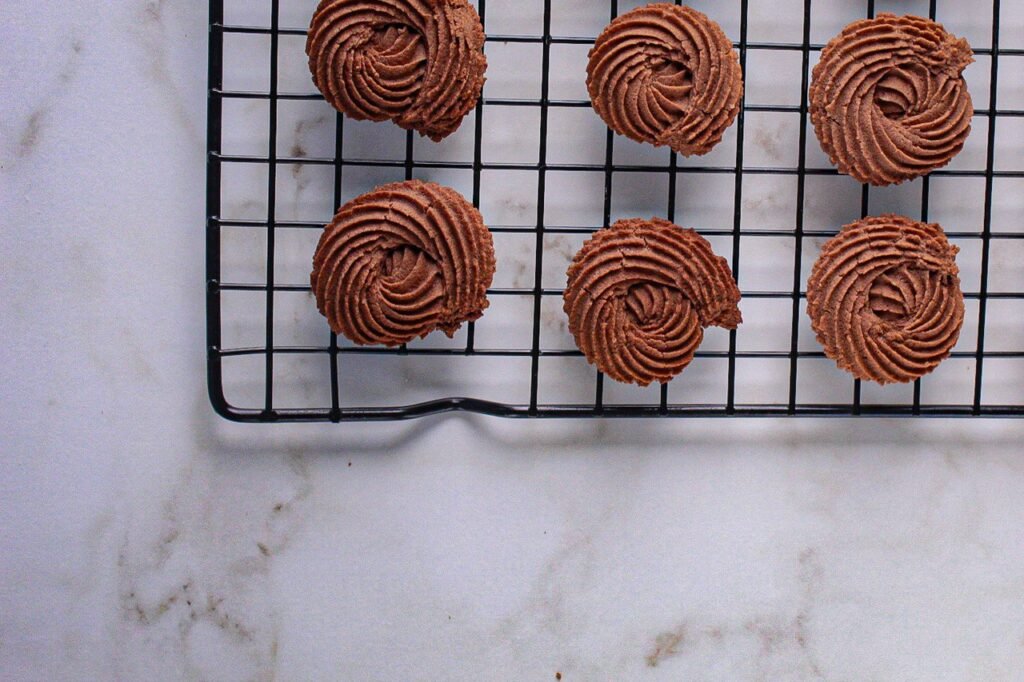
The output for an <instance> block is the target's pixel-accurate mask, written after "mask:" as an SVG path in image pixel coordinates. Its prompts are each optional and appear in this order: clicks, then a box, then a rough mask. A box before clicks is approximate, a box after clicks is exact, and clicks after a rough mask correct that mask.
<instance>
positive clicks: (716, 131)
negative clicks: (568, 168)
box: [587, 3, 743, 156]
mask: <svg viewBox="0 0 1024 682" xmlns="http://www.w3.org/2000/svg"><path fill="white" fill-rule="evenodd" d="M587 90H588V91H589V93H590V99H591V101H592V102H593V104H594V109H595V110H596V111H597V113H598V115H599V116H600V117H601V118H602V119H604V122H605V123H606V124H607V125H608V127H609V128H611V129H612V130H614V131H615V132H617V133H619V134H620V135H625V136H626V137H628V138H630V139H632V140H636V141H637V142H650V143H651V144H654V145H656V146H662V145H668V146H670V147H671V148H672V149H674V150H675V151H677V152H679V153H680V154H682V155H684V156H691V155H700V154H707V153H708V152H709V151H711V149H712V148H713V147H714V146H715V145H716V144H718V143H719V142H720V141H721V139H722V135H723V133H724V132H725V130H726V129H727V128H728V127H729V126H730V125H732V122H733V120H735V118H736V114H737V113H739V109H740V100H741V98H742V96H743V74H742V72H741V71H740V63H739V60H738V59H737V58H736V53H735V52H734V51H733V49H732V43H731V42H730V41H729V39H728V38H727V37H726V35H725V33H724V32H723V31H722V28H721V27H720V26H719V25H718V24H717V23H715V22H714V21H712V20H711V19H709V18H708V17H707V16H706V15H704V14H702V13H700V12H698V11H697V10H695V9H692V8H690V7H682V6H678V5H670V4H667V3H656V4H651V5H646V6H644V7H639V8H637V9H634V10H632V11H630V12H627V13H626V14H623V15H622V16H620V17H618V18H616V19H615V20H614V21H612V23H610V24H609V25H608V26H607V27H606V28H605V29H604V31H603V32H602V33H601V35H600V36H598V38H597V42H596V43H595V44H594V48H593V49H592V50H591V51H590V63H589V64H588V65H587Z"/></svg>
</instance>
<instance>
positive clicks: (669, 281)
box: [564, 218, 742, 386]
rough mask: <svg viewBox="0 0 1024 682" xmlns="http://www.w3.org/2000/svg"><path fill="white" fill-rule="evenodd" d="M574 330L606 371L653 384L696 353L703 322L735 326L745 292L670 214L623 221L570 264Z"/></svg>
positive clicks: (568, 303) (568, 299) (568, 300)
mask: <svg viewBox="0 0 1024 682" xmlns="http://www.w3.org/2000/svg"><path fill="white" fill-rule="evenodd" d="M564 299H565V305H564V308H565V313H566V314H567V315H568V316H569V330H570V331H571V332H572V335H573V337H574V338H575V339H576V344H577V345H578V346H579V348H580V350H582V351H583V354H584V355H585V356H586V358H587V360H589V361H590V362H591V363H593V364H595V365H597V368H598V369H600V370H601V371H602V372H604V373H605V374H607V375H608V376H610V377H612V378H613V379H616V380H617V381H622V382H625V383H636V384H639V385H641V386H647V385H648V384H650V383H651V382H654V381H659V382H662V383H664V382H667V381H669V380H670V379H671V378H672V377H674V376H676V375H677V374H679V373H680V372H682V371H683V370H684V369H685V368H686V366H687V365H689V364H690V362H691V361H692V360H693V356H694V353H695V352H696V351H697V347H698V346H700V343H701V341H702V340H703V338H704V328H705V327H708V326H711V325H715V326H719V327H725V328H726V329H735V328H736V326H737V325H738V324H739V323H740V322H741V320H742V317H741V315H740V310H739V307H738V305H737V304H738V303H739V300H740V291H739V289H738V288H737V286H736V282H735V280H734V279H733V277H732V272H731V271H730V270H729V265H728V263H727V262H726V260H725V259H724V258H722V257H720V256H716V255H715V254H714V252H713V251H712V250H711V244H709V243H708V241H707V240H706V239H704V237H701V236H700V235H699V234H697V233H696V232H694V231H693V230H686V229H683V228H681V227H679V226H677V225H673V224H672V223H670V222H668V221H667V220H662V219H660V218H652V219H650V220H642V219H637V218H633V219H629V220H620V221H619V222H617V223H615V224H614V225H612V226H611V227H610V228H607V229H604V230H600V231H599V232H597V233H595V234H594V236H593V237H591V238H590V239H588V240H587V242H586V243H584V245H583V247H582V248H581V249H580V250H579V252H577V253H576V256H575V258H573V261H572V264H571V265H570V266H569V272H568V284H567V286H566V290H565V295H564Z"/></svg>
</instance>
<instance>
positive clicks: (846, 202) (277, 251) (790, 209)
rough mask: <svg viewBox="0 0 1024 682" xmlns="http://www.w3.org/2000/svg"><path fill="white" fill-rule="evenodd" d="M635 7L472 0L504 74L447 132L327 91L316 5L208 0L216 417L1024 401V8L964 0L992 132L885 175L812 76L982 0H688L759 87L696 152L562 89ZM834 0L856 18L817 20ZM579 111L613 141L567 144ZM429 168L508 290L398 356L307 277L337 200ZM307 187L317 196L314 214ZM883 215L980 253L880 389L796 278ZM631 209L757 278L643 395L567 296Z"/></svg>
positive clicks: (700, 411) (495, 292)
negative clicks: (656, 142) (596, 243)
mask: <svg viewBox="0 0 1024 682" xmlns="http://www.w3.org/2000/svg"><path fill="white" fill-rule="evenodd" d="M638 4H642V3H640V2H632V3H630V2H625V1H623V2H621V3H620V2H617V1H616V0H611V2H610V4H609V5H608V6H605V5H603V4H601V3H598V2H597V0H534V1H533V3H532V4H531V2H528V1H524V2H522V3H520V2H516V3H510V2H506V1H504V0H503V1H502V2H498V1H497V0H491V2H485V0H478V2H477V3H476V5H477V7H478V10H479V13H480V15H481V18H482V19H483V21H484V25H485V29H488V37H487V43H486V51H487V54H488V58H489V62H490V69H489V72H488V79H489V82H488V85H487V87H486V88H485V90H484V96H483V97H482V98H481V101H480V103H479V104H478V106H477V108H476V111H475V114H474V113H471V114H470V116H468V117H467V119H466V120H465V121H464V123H463V126H462V129H460V131H459V133H457V134H456V135H455V136H453V138H457V139H456V140H455V141H453V142H451V143H450V144H449V142H448V141H446V142H445V143H443V144H442V145H438V146H433V145H432V144H431V143H429V142H425V141H423V140H420V139H418V138H417V137H416V136H414V135H413V134H412V133H407V132H405V131H401V130H399V129H398V128H397V127H394V126H392V125H391V124H388V123H380V124H362V123H359V122H353V121H350V120H346V119H344V118H343V117H342V116H340V115H338V114H336V113H335V112H333V110H331V109H330V108H329V107H328V106H327V104H326V103H325V102H323V100H322V97H320V96H319V94H318V93H316V92H315V91H312V85H311V84H310V83H309V82H308V74H306V73H304V72H303V69H304V68H305V66H304V59H305V57H304V55H303V54H302V50H303V44H304V37H305V28H304V27H305V24H306V22H308V17H309V16H310V15H311V14H312V10H313V7H314V5H315V1H314V0H295V2H291V3H290V2H288V0H266V2H264V3H257V2H252V1H249V2H244V3H243V2H241V1H240V0H235V2H232V0H211V2H210V35H209V39H210V46H209V50H210V54H209V132H208V157H207V158H208V166H207V172H208V192H207V233H206V234H207V241H206V247H207V278H208V279H207V299H206V300H207V322H208V336H207V344H208V345H207V353H208V360H209V363H208V381H209V392H210V396H211V400H212V402H213V406H214V408H215V410H216V411H217V412H218V413H219V414H221V415H223V416H224V417H227V418H229V419H232V420H237V421H247V422H275V421H276V422H283V421H335V422H339V421H352V420H388V419H405V418H411V417H419V416H423V415H427V414H431V413H435V412H443V411H449V410H467V411H472V412H479V413H484V414H490V415H497V416H505V417H569V416H572V417H594V416H615V417H649V416H650V417H653V416H700V417H711V416H729V415H742V416H776V415H804V416H845V415H878V416H912V415H921V416H971V415H973V416H980V415H984V416H1022V415H1024V388H1022V386H1024V322H1022V320H1024V269H1022V266H1021V265H1020V264H1021V263H1022V262H1024V248H1022V245H1024V228H1022V227H1021V223H1020V216H1021V204H1020V202H1019V201H1016V200H1015V199H1014V197H1017V198H1019V197H1020V196H1021V195H1022V194H1024V192H1022V191H1021V190H1024V182H1022V180H1024V163H1022V162H1021V146H1020V144H1021V143H1020V139H1021V138H1022V137H1024V135H1022V133H1024V126H1022V122H1024V105H1022V104H1021V101H1024V97H1021V96H1020V95H1021V92H1020V89H1021V85H1020V83H1021V76H1020V73H1021V69H1020V66H1024V61H1020V60H1021V59H1022V58H1024V49H1022V48H1024V41H1018V42H1017V44H1010V45H1009V46H1008V43H1013V42H1014V41H1015V40H1018V39H1019V37H1020V36H1021V35H1022V33H1024V31H1022V30H1021V24H1022V23H1024V22H1021V20H1020V19H1019V17H1015V18H1014V23H1013V26H1012V27H1009V26H1008V21H1007V16H1008V15H1007V6H1008V5H1010V4H1011V3H1008V2H1006V0H1003V2H1002V3H1001V2H1000V0H991V6H989V3H988V0H985V1H983V2H980V3H972V4H971V5H972V6H971V9H970V18H969V19H968V20H967V21H968V23H969V24H970V27H969V28H971V30H973V35H972V36H969V38H970V40H971V42H972V45H974V46H975V48H976V50H975V52H976V58H977V62H976V63H975V64H974V65H972V67H971V69H969V79H968V80H969V83H970V84H971V90H972V94H973V96H974V101H975V108H976V113H975V119H974V131H973V133H972V136H971V142H970V143H969V147H970V146H971V144H973V147H972V148H971V149H967V150H965V152H964V153H963V154H962V155H961V157H963V158H962V159H958V160H957V161H955V162H954V163H953V164H952V165H951V166H950V167H948V168H946V169H942V170H939V171H936V172H934V173H933V174H932V175H931V176H930V177H928V178H924V179H921V180H917V181H915V182H913V183H907V184H906V185H902V186H900V187H899V188H886V189H884V190H879V189H874V188H869V187H868V186H861V185H858V184H856V183H855V182H854V181H853V180H851V179H850V178H847V177H844V176H839V175H838V174H837V173H836V171H835V170H834V169H833V168H831V167H830V166H829V165H828V163H827V159H824V157H823V156H821V155H820V152H819V150H818V149H817V142H816V140H815V139H814V134H813V130H811V129H809V125H808V113H807V107H806V97H805V93H806V91H807V86H808V83H809V78H810V69H811V68H812V66H813V64H814V62H815V60H816V59H817V56H818V53H819V52H820V50H821V47H822V44H823V43H824V42H825V41H826V40H827V39H828V38H829V37H830V36H831V35H834V34H835V33H836V32H838V29H839V28H841V26H842V24H843V23H846V21H848V20H853V19H855V18H858V17H859V16H869V17H870V16H874V15H875V13H876V11H882V10H884V9H898V8H899V9H902V11H904V12H915V13H918V14H924V13H927V14H928V15H930V16H931V17H932V18H935V19H938V20H939V21H945V22H947V25H948V22H949V18H948V17H947V16H946V12H947V8H948V9H949V11H953V9H952V8H954V6H956V5H958V4H959V5H961V6H962V5H963V3H958V2H953V1H952V0H942V1H941V2H940V1H939V0H918V2H917V4H915V3H914V2H913V1H912V2H909V3H907V2H903V3H898V8H890V7H889V6H888V5H883V2H882V0H879V2H878V3H877V4H878V7H876V2H875V1H874V0H868V1H867V2H866V5H865V3H864V1H863V0H849V1H848V2H847V1H846V0H813V2H812V0H779V2H778V3H764V2H759V0H754V1H753V2H751V0H731V2H713V3H708V2H703V3H702V2H701V0H695V1H694V2H691V3H688V4H692V5H694V6H697V7H698V8H699V9H703V10H704V11H705V12H708V13H709V14H711V15H712V16H713V17H715V18H719V15H722V14H728V15H729V18H728V21H725V22H724V23H723V25H724V26H725V28H726V31H727V33H728V34H729V35H730V36H731V37H733V38H734V39H737V40H738V42H737V43H736V48H737V50H738V52H739V58H740V61H741V64H742V66H743V70H744V74H745V77H746V84H747V88H746V93H745V102H744V107H743V109H742V111H741V112H740V114H739V117H738V119H737V121H736V123H735V125H734V126H733V128H732V129H731V130H730V132H729V134H728V135H727V138H726V141H725V142H723V144H722V145H720V147H721V148H720V149H716V151H715V152H713V153H712V154H711V155H709V156H708V157H703V158H700V159H683V158H681V157H678V156H677V155H675V154H673V153H671V152H669V151H665V150H661V149H659V150H655V149H653V148H640V147H637V146H635V145H632V143H630V142H629V141H628V140H624V139H622V138H617V137H616V136H614V135H613V134H612V132H611V131H609V130H607V128H605V127H604V126H603V124H600V123H599V121H598V124H599V125H598V126H597V127H596V128H595V126H594V120H593V119H586V118H585V117H587V116H593V112H592V111H590V108H589V102H588V101H587V99H586V97H585V89H580V86H577V89H575V90H572V86H571V85H570V86H568V88H569V89H568V90H567V89H566V87H563V86H565V83H566V82H568V81H579V82H580V83H582V80H583V78H584V74H583V65H584V64H585V57H586V50H587V49H588V47H589V45H591V44H592V43H593V40H594V35H596V33H597V31H599V30H600V27H601V26H602V25H603V24H605V23H607V22H608V21H610V20H611V19H612V18H613V17H615V16H617V15H618V14H619V13H621V12H624V11H626V10H628V9H631V8H632V7H633V6H636V5H638ZM677 4H680V3H679V0H677ZM532 5H536V7H532ZM751 5H760V6H761V7H751ZM768 5H772V7H768ZM775 5H778V6H777V7H776V6H775ZM825 5H828V6H829V7H824V6H825ZM1001 5H1002V6H1001ZM488 6H490V7H488ZM595 6H599V7H598V8H596V9H595ZM851 6H855V7H854V9H853V10H852V13H851V9H850V7H851ZM766 9H767V10H768V11H769V14H770V13H773V12H774V13H777V14H780V13H786V12H788V13H790V14H792V15H794V16H792V17H790V25H795V26H796V32H795V33H793V34H792V36H790V37H792V38H793V39H792V40H788V38H787V36H782V35H780V36H775V35H774V34H771V31H770V29H769V30H768V31H766V30H763V29H759V28H758V22H759V21H762V20H763V19H764V17H765V16H768V15H765V14H764V11H765V10H766ZM520 11H521V12H523V13H527V12H529V11H532V12H533V13H534V14H533V16H534V17H535V19H536V23H535V24H534V26H535V28H530V27H527V28H526V29H525V30H524V29H523V28H521V23H520V24H517V23H516V22H515V21H512V22H511V23H509V22H508V18H509V13H510V12H512V13H513V14H514V13H516V12H520ZM826 11H827V12H831V13H832V14H830V15H829V16H832V15H835V14H838V15H839V19H836V18H834V17H833V18H832V20H831V21H832V23H831V24H829V25H828V26H820V25H819V23H818V18H819V17H820V16H823V15H824V14H825V12H826ZM567 12H568V15H569V16H570V17H576V18H579V17H584V16H586V17H589V19H588V21H589V22H590V23H589V24H588V25H587V26H586V28H587V29H588V31H589V32H590V33H591V35H589V37H587V36H581V34H582V33H583V30H581V29H579V28H575V26H576V25H575V24H573V23H572V21H575V20H576V19H573V20H572V21H570V22H568V23H567V22H566V21H565V20H564V17H565V15H566V13H567ZM756 12H760V14H756ZM959 12H960V13H959V15H958V16H960V17H963V16H964V12H963V10H962V9H961V10H959ZM801 13H802V15H801ZM844 13H845V14H844ZM581 21H582V20H581ZM720 21H721V20H720ZM730 21H731V22H732V23H731V24H730V23H729V22H730ZM489 22H490V23H489ZM595 22H596V23H595ZM492 24H493V25H492ZM1001 24H1002V25H1003V26H1002V27H1001ZM506 26H512V29H513V30H511V31H509V30H505V27H506ZM949 28H950V30H952V31H953V32H955V33H956V32H957V30H956V29H957V27H956V26H955V25H954V26H949ZM755 33H756V35H755ZM761 37H765V38H769V39H767V40H761ZM1001 40H1002V43H1003V46H1001V45H1000V43H1001ZM563 58H566V59H569V60H570V62H571V66H563V64H562V62H561V61H560V60H562V59H563ZM531 60H532V61H531ZM572 60H575V61H572ZM783 73H787V74H789V75H788V76H787V77H788V78H790V79H792V80H793V81H794V83H793V92H794V93H795V96H794V97H793V98H792V99H791V100H789V101H784V100H783V99H782V98H780V97H777V96H776V93H775V92H774V91H776V90H781V89H782V86H781V85H779V86H778V87H776V81H778V82H780V83H781V82H782V80H783V78H782V74H783ZM292 75H294V78H292V77H291V76H292ZM303 79H305V80H303ZM972 79H973V82H972ZM797 86H798V89H797ZM566 92H567V93H569V94H567V95H565V96H563V94H564V93H566ZM1004 102H1005V103H1004ZM1000 107H1001V108H1000ZM297 110H301V111H297ZM581 117H583V118H581ZM773 117H774V118H773ZM766 121H767V122H768V123H766ZM771 121H776V122H778V124H777V125H774V124H772V123H771ZM773 125H774V127H773ZM567 130H568V131H569V132H568V133H567V132H566V131H567ZM579 130H589V131H591V132H593V131H595V130H596V135H592V136H591V137H590V138H588V139H585V140H582V141H580V140H573V141H570V142H569V143H568V144H566V142H565V140H566V139H568V138H567V137H566V135H572V134H573V133H574V132H578V131H579ZM502 139H504V140H505V144H504V146H502V145H500V144H499V145H498V146H497V147H495V145H494V140H498V141H501V140H502ZM790 147H792V149H789V148H790ZM766 153H767V156H765V154H766ZM413 177H423V178H428V179H435V180H437V181H439V182H442V183H445V184H450V185H453V186H455V187H456V188H457V189H460V191H463V193H464V194H466V196H467V197H470V198H471V199H472V201H473V203H474V205H476V206H478V207H481V208H482V210H483V212H484V216H485V220H486V221H487V223H488V225H489V226H490V227H491V230H492V232H493V234H494V237H495V243H496V250H497V255H498V276H497V279H496V281H495V286H494V288H493V289H492V290H491V291H490V292H489V297H490V299H491V301H492V307H491V309H489V310H488V311H487V313H486V314H485V316H484V318H482V319H481V320H480V321H478V322H477V323H475V324H469V325H466V326H465V327H464V328H463V330H461V331H460V332H459V333H458V334H457V335H456V336H455V337H454V338H453V339H450V340H449V339H446V338H444V337H442V336H441V335H439V334H434V335H432V336H431V337H428V338H427V339H426V340H423V341H417V342H415V343H411V344H409V345H408V346H403V347H401V348H395V349H386V348H360V347H355V346H353V345H350V344H348V343H347V342H346V341H345V340H344V339H339V338H337V337H336V336H335V335H333V334H331V333H330V331H329V329H328V328H327V325H326V323H325V322H324V320H323V318H321V317H319V314H318V313H317V312H316V310H315V305H314V302H313V300H312V297H311V294H310V292H309V286H308V279H305V277H308V269H309V264H310V258H311V256H312V251H313V247H314V245H315V243H316V238H317V237H318V236H319V231H320V229H321V228H322V226H323V225H324V224H325V223H326V222H327V221H328V220H329V218H330V216H331V215H332V214H333V212H334V209H335V208H336V207H337V206H339V205H340V204H342V203H344V202H345V201H347V200H348V199H350V198H352V197H353V196H356V195H357V194H359V193H362V192H364V191H367V190H369V189H371V188H372V187H373V186H374V185H375V184H379V183H382V182H387V181H393V180H400V179H403V178H404V179H409V178H413ZM573 182H576V183H578V184H576V185H573ZM286 197H288V198H286ZM300 197H305V198H300ZM588 197H589V198H590V201H589V203H588V204H587V205H586V206H585V207H584V208H580V205H581V204H580V202H587V201H588ZM716 201H717V202H718V204H719V205H717V206H712V205H711V204H712V203H714V202H716ZM1014 201H1016V203H1014ZM286 203H287V204H288V206H285V204H286ZM308 205H316V206H317V208H316V209H315V210H314V211H312V212H306V211H305V209H304V207H305V206H308ZM887 209H896V210H898V211H899V212H903V213H906V214H908V215H911V216H914V217H919V218H921V219H923V220H939V221H940V222H942V223H943V225H944V226H945V227H946V230H947V233H948V234H949V236H950V238H951V240H952V241H953V242H954V243H956V244H958V245H959V246H960V247H961V254H960V256H959V261H958V262H959V263H960V266H961V269H962V271H963V280H964V289H965V297H966V299H967V321H966V322H965V328H964V332H963V334H962V337H961V341H960V344H959V345H958V346H957V348H956V349H955V350H954V352H953V354H952V356H951V357H950V358H949V359H948V360H947V361H946V362H944V363H943V364H942V365H941V366H940V368H939V369H938V370H937V371H936V372H934V373H933V374H931V375H929V376H927V377H925V378H924V379H923V380H920V381H918V382H916V383H914V384H913V385H911V386H894V387H885V388H881V387H876V386H874V385H867V384H865V385H863V386H862V385H861V383H860V382H859V381H854V380H852V379H851V378H849V376H848V375H846V374H844V373H843V372H840V371H839V370H838V369H836V368H835V366H834V364H833V363H832V362H831V361H829V360H828V359H827V358H825V357H824V354H823V353H822V352H821V349H820V347H818V346H817V344H816V342H815V340H814V335H813V333H812V332H811V331H810V329H809V326H808V324H807V321H806V313H805V296H804V290H803V287H804V285H805V282H806V277H807V274H808V272H809V266H810V264H811V263H812V262H813V259H814V256H815V255H816V253H817V250H818V248H819V247H820V245H821V243H822V242H823V241H824V240H826V239H827V238H828V237H830V236H831V235H834V234H835V233H836V231H837V229H838V227H839V226H840V225H842V224H843V223H844V222H849V221H850V220H853V219H855V218H857V217H860V216H863V215H867V214H869V213H879V212H882V210H887ZM759 211H760V212H759ZM626 215H638V216H647V215H663V216H665V217H667V218H668V219H669V220H672V221H675V222H678V223H680V224H683V225H684V226H693V227H696V228H697V229H698V231H699V232H701V233H702V234H704V235H705V236H707V237H708V238H709V239H710V240H711V241H712V243H713V245H714V246H715V248H716V250H717V251H718V253H720V254H722V255H725V256H726V257H727V258H728V259H729V260H730V262H731V266H732V269H733V272H734V273H735V274H736V275H737V277H738V279H739V283H740V286H741V289H742V290H743V303H742V306H741V307H742V309H743V312H744V316H745V323H744V325H742V326H741V327H740V329H739V330H738V331H734V332H731V333H730V332H725V331H724V330H709V333H708V336H707V338H706V340H705V343H704V345H703V346H702V348H701V350H700V351H699V352H698V353H697V359H696V360H695V361H694V363H693V364H692V365H691V366H690V367H689V368H688V369H687V370H686V371H685V372H684V373H683V374H682V375H681V376H680V377H677V378H676V380H674V381H673V382H671V383H670V384H667V385H661V386H652V387H648V388H647V389H640V388H638V387H633V386H624V385H621V384H617V383H616V382H614V381H611V380H605V378H604V377H603V376H602V375H601V374H600V373H598V372H596V371H595V370H594V369H593V368H592V367H590V366H589V365H587V364H586V362H585V361H584V359H583V358H582V357H581V354H580V353H579V351H578V350H577V349H576V348H575V346H574V345H572V343H571V337H570V336H568V334H567V331H566V328H565V322H564V319H562V318H563V317H564V316H562V315H561V294H562V288H561V287H562V286H564V272H565V265H566V264H567V263H568V259H569V258H571V256H572V253H573V252H574V251H575V248H578V246H579V244H581V243H582V241H583V239H584V238H586V236H588V235H589V234H591V233H592V232H593V231H594V230H596V229H599V228H601V227H603V226H606V225H608V224H610V223H611V222H613V221H614V220H615V219H616V218H618V217H624V216H626ZM577 216H581V218H580V219H579V220H576V219H575V218H576V217H577ZM820 216H824V217H823V218H822V217H820ZM741 255H742V258H741ZM559 276H560V277H561V279H560V280H559ZM492 321H493V322H492Z"/></svg>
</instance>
